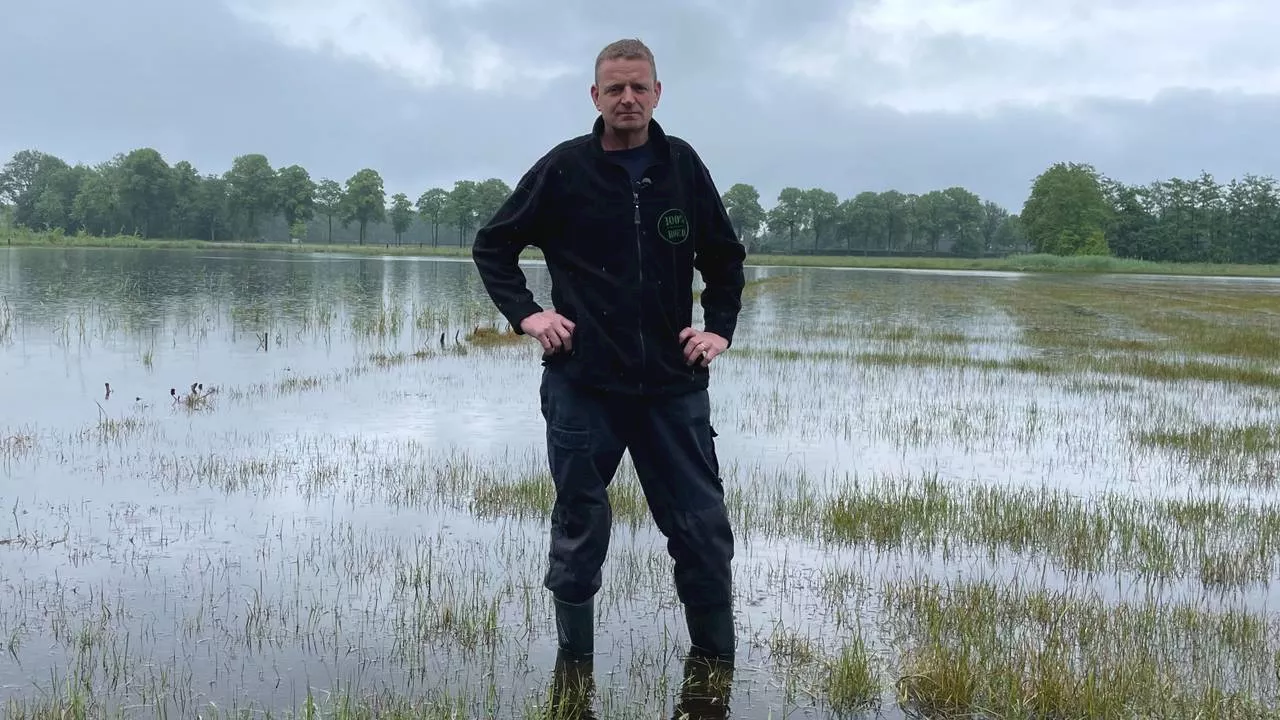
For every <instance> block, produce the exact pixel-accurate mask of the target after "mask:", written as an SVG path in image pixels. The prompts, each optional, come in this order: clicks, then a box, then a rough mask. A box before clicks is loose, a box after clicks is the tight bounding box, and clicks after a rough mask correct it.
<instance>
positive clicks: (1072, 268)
mask: <svg viewBox="0 0 1280 720" xmlns="http://www.w3.org/2000/svg"><path fill="white" fill-rule="evenodd" d="M6 239H7V242H8V244H10V245H15V246H16V245H21V246H35V247H106V248H164V249H191V250H195V249H213V248H224V249H255V250H267V251H290V252H340V253H358V254H369V255H409V256H440V257H470V255H471V249H470V248H469V247H461V248H460V247H458V246H456V245H454V246H447V245H446V246H439V247H430V246H418V245H393V244H387V243H382V244H375V243H369V244H366V245H357V244H349V243H335V244H329V243H319V242H305V243H296V244H294V243H260V242H236V241H225V242H223V241H217V242H211V241H207V240H170V239H150V238H141V237H137V236H132V235H124V236H108V237H100V236H94V235H87V234H77V235H65V234H63V233H45V232H32V231H29V230H26V229H23V228H11V229H9V230H8V231H7V238H6ZM524 257H526V258H540V257H541V253H539V252H538V251H537V250H536V249H533V248H529V249H527V250H526V251H525V253H524ZM748 264H749V265H753V266H790V267H834V268H883V269H914V270H948V271H954V270H979V271H1004V272H1025V273H1084V274H1087V273H1116V274H1159V275H1195V276H1235V277H1280V265H1245V264H1228V263H1221V264H1217V263H1157V262H1150V261H1145V260H1131V259H1124V258H1113V257H1059V256H1055V255H1047V254H1017V255H1010V256H1008V257H1001V258H959V257H872V256H857V255H782V254H764V255H762V254H758V253H755V254H751V255H750V256H749V257H748Z"/></svg>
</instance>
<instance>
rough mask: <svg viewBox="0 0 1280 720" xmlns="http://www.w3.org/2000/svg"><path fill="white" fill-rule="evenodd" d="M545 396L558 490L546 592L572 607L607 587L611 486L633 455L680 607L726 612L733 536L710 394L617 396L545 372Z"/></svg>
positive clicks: (729, 598) (544, 412)
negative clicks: (604, 573)
mask: <svg viewBox="0 0 1280 720" xmlns="http://www.w3.org/2000/svg"><path fill="white" fill-rule="evenodd" d="M540 395H541V401H542V416H543V418H545V419H546V424H547V456H548V460H549V464H550V470H551V476H552V479H553V481H554V483H555V487H556V501H555V505H554V507H553V508H552V511H551V551H550V553H549V558H548V559H549V564H548V568H547V574H546V579H545V582H544V584H545V586H546V588H547V589H548V590H550V591H551V592H552V594H553V595H555V597H557V598H559V599H561V600H564V601H566V602H573V603H576V602H582V601H584V600H586V599H587V598H589V597H591V596H593V595H595V594H596V592H597V591H598V590H599V589H600V584H601V566H602V565H603V564H604V561H605V556H606V554H607V552H608V549H609V531H610V526H611V524H612V521H613V513H612V511H611V509H610V507H609V497H608V494H607V488H608V487H609V483H610V482H611V481H612V480H613V476H614V474H615V473H616V472H617V469H618V466H619V464H620V463H621V462H622V453H623V452H624V451H629V452H630V455H631V461H632V463H633V464H634V465H635V468H636V475H637V476H639V479H640V484H641V486H642V488H643V490H644V495H645V499H646V500H647V502H648V504H649V511H650V512H651V513H652V515H653V519H654V522H655V523H656V524H657V526H658V529H659V530H660V531H661V532H662V534H663V535H664V536H665V537H666V538H667V551H668V552H669V553H670V554H671V558H672V560H674V561H675V586H676V593H677V595H678V596H679V598H680V601H681V602H682V603H684V604H685V605H687V606H690V607H695V608H720V607H728V606H729V605H730V604H731V602H732V597H733V587H732V571H731V569H730V563H731V561H732V559H733V543H734V538H733V531H732V529H731V528H730V526H729V514H728V511H727V510H726V509H725V503H724V484H723V482H722V480H721V478H720V464H719V461H718V460H717V459H716V451H715V440H714V438H715V430H714V429H713V428H712V427H711V404H710V398H709V395H708V393H707V391H706V390H700V391H696V392H692V393H687V394H682V395H676V396H656V397H647V396H640V397H637V396H628V395H620V394H611V393H604V392H599V391H595V390H591V389H587V388H583V387H579V386H577V385H575V384H574V383H572V382H570V381H569V380H566V379H565V378H564V377H562V376H561V375H560V374H559V373H557V372H555V371H554V370H550V369H544V371H543V376H542V386H541V392H540Z"/></svg>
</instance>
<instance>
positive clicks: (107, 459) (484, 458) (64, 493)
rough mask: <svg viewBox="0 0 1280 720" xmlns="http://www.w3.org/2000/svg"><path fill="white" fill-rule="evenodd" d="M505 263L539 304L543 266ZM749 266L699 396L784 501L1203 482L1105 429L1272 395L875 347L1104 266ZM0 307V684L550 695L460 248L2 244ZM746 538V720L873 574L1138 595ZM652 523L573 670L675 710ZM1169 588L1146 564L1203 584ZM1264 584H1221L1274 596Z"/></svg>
mask: <svg viewBox="0 0 1280 720" xmlns="http://www.w3.org/2000/svg"><path fill="white" fill-rule="evenodd" d="M526 272H527V274H528V276H529V278H530V284H531V286H532V287H533V289H534V291H535V293H536V294H537V295H538V297H539V299H540V300H542V301H543V302H544V303H545V302H547V300H546V298H547V295H548V285H547V280H546V276H545V273H544V272H543V270H542V268H540V267H538V266H537V265H530V266H528V267H527V268H526ZM749 279H750V280H751V281H752V283H751V285H750V287H749V288H748V292H747V296H746V300H745V307H744V310H743V314H742V318H741V320H740V324H739V327H740V332H739V336H738V338H737V340H736V343H735V347H734V350H733V351H731V352H730V354H728V355H726V356H725V357H724V359H723V360H722V361H721V362H720V363H719V368H718V370H717V372H716V373H715V377H714V385H713V405H714V408H715V409H714V412H715V424H716V426H717V430H718V432H719V443H720V444H719V452H720V455H721V458H722V464H723V465H724V466H725V467H726V475H727V476H728V479H729V481H730V485H731V487H732V486H734V485H737V486H738V487H739V488H747V487H753V488H756V489H757V491H758V490H760V488H763V489H764V492H756V493H755V494H754V495H752V497H754V498H756V500H757V501H759V502H765V500H762V499H761V498H768V497H771V496H779V497H783V496H788V495H789V494H791V493H794V492H795V491H796V488H795V486H794V485H793V483H794V481H795V478H797V477H801V478H807V479H808V480H809V481H812V492H813V493H814V494H815V495H816V496H819V497H821V496H823V495H824V494H825V493H831V492H838V491H839V489H840V488H841V487H843V486H846V485H847V484H848V483H851V482H854V481H855V480H856V479H859V478H862V479H867V478H872V477H876V476H902V477H914V476H919V475H921V474H925V473H936V474H938V475H939V476H940V477H941V478H943V479H945V480H946V481H947V482H951V483H963V484H972V483H985V484H991V485H998V486H1018V485H1032V486H1040V485H1046V486H1050V487H1057V488H1069V489H1072V490H1074V491H1078V492H1080V493H1088V492H1092V491H1096V490H1101V489H1106V490H1111V491H1114V490H1116V489H1117V488H1118V489H1119V490H1120V491H1125V492H1130V491H1136V492H1140V493H1147V494H1161V493H1175V494H1187V493H1193V494H1194V492H1197V491H1198V490H1197V487H1196V485H1195V483H1194V482H1190V481H1188V478H1189V477H1190V475H1189V473H1190V470H1188V469H1187V468H1186V467H1185V466H1184V465H1183V464H1180V463H1179V461H1178V459H1177V458H1176V457H1174V456H1171V455H1162V454H1158V453H1149V452H1148V453H1145V454H1142V455H1141V456H1138V455H1137V454H1136V453H1135V451H1134V448H1133V446H1132V444H1131V443H1130V442H1129V441H1128V433H1129V431H1131V430H1132V429H1133V428H1134V427H1136V426H1137V425H1140V421H1141V419H1142V418H1143V417H1150V416H1152V415H1153V414H1156V415H1161V414H1163V415H1164V416H1168V417H1170V418H1174V419H1176V420H1177V421H1178V422H1182V423H1193V422H1196V421H1202V420H1204V419H1206V418H1207V419H1213V418H1223V417H1243V418H1247V419H1250V420H1257V419H1259V418H1262V419H1267V418H1274V417H1275V409H1274V408H1275V405H1274V403H1271V404H1268V403H1267V402H1263V401H1260V399H1261V400H1265V399H1266V398H1274V395H1268V394H1267V393H1268V392H1269V391H1266V390H1256V389H1255V390H1248V389H1245V390H1242V391H1241V392H1238V393H1223V392H1221V391H1220V388H1216V387H1214V386H1212V385H1207V384H1186V385H1182V386H1178V387H1177V388H1175V389H1166V390H1165V391H1164V392H1163V393H1160V394H1153V393H1151V392H1150V389H1149V387H1148V386H1146V385H1143V384H1142V381H1141V379H1133V378H1130V379H1127V380H1125V379H1121V380H1117V381H1116V383H1117V384H1116V385H1112V386H1104V389H1103V390H1091V389H1089V387H1084V389H1082V388H1081V386H1080V385H1078V384H1077V385H1073V384H1072V383H1071V382H1070V381H1071V380H1072V379H1073V378H1064V377H1061V376H1053V375H1045V374H1037V373H1022V372H1012V371H1010V372H985V373H984V372H979V371H977V370H974V369H967V370H966V369H963V368H962V369H959V370H957V369H956V368H955V367H948V366H942V365H938V364H937V363H914V364H902V363H895V362H884V361H874V360H873V359H871V358H869V357H868V356H869V355H871V354H874V353H889V354H892V353H903V352H905V353H908V354H912V355H915V356H920V355H929V354H938V353H941V354H943V355H947V354H948V353H949V354H951V355H956V356H960V357H968V358H972V359H990V360H995V361H1006V360H1008V359H1010V358H1023V357H1039V356H1042V355H1044V354H1045V353H1051V352H1052V351H1049V350H1045V349H1044V348H1042V347H1036V346H1034V345H1033V344H1030V343H1028V342H1025V341H1024V340H1023V338H1024V336H1025V333H1026V332H1027V331H1028V329H1035V328H1029V325H1028V321H1027V319H1026V318H1025V317H1020V316H1019V315H1018V314H1017V313H1014V312H1010V310H1009V308H1008V307H1007V306H1006V305H1002V304H1001V303H1000V302H999V301H998V300H997V299H996V298H999V297H1001V296H1002V295H1001V293H1003V292H1005V291H1006V290H1007V289H1008V288H1010V287H1017V286H1024V287H1025V286H1026V285H1028V284H1035V283H1038V284H1039V287H1046V284H1052V283H1082V282H1085V283H1088V282H1096V283H1105V284H1109V285H1114V284H1115V283H1117V282H1126V281H1124V280H1115V279H1096V280H1081V279H1048V280H1046V279H1043V278H1029V277H1024V276H1020V275H1016V274H998V273H997V274H985V273H984V274H961V273H956V274H948V273H920V272H891V271H851V270H815V269H777V268H773V269H758V268H753V269H751V270H750V272H749ZM1132 282H1134V283H1160V282H1167V283H1170V285H1171V286H1172V287H1185V285H1179V283H1184V282H1186V281H1175V280H1160V279H1146V278H1144V279H1134V280H1132ZM1248 283H1249V281H1232V282H1230V283H1228V284H1229V286H1230V288H1232V291H1233V292H1234V291H1237V290H1238V289H1239V288H1241V287H1251V286H1250V285H1249V284H1248ZM1202 284H1203V285H1204V286H1205V287H1206V288H1207V289H1206V290H1204V292H1213V288H1214V287H1217V286H1216V285H1212V284H1209V283H1202ZM1257 287H1258V288H1259V291H1260V292H1266V291H1272V290H1268V287H1269V286H1268V285H1267V284H1266V283H1258V285H1257ZM0 298H2V300H0V307H2V308H7V309H5V310H0V313H4V314H3V315H0V328H3V327H4V325H3V320H2V318H3V317H5V316H7V317H9V318H10V320H9V325H8V329H7V331H5V333H4V334H3V335H0V442H3V443H5V444H4V445H0V541H7V542H6V543H5V544H4V545H0V569H2V572H0V650H3V652H0V695H3V696H4V697H5V698H17V699H23V698H32V699H36V698H39V697H41V696H42V695H43V694H44V693H46V692H53V693H55V694H56V693H57V692H59V691H62V692H64V694H65V692H66V687H67V682H68V679H69V678H71V679H73V681H75V679H78V682H79V683H80V684H82V685H84V686H85V687H90V688H92V692H91V695H92V697H93V698H94V699H95V700H96V701H97V702H100V703H102V704H104V705H106V706H113V707H120V708H125V709H127V710H132V711H136V712H137V713H139V714H140V715H150V714H151V713H152V712H153V711H154V710H155V708H157V707H165V708H168V709H169V710H170V711H172V712H176V713H178V714H179V715H182V716H190V714H192V713H193V712H196V711H198V710H200V709H201V708H204V709H208V708H210V707H216V708H219V709H220V710H224V711H225V710H229V709H234V708H237V707H251V708H274V709H276V710H277V711H279V710H296V709H298V708H300V707H301V706H302V704H303V702H304V701H305V699H306V697H307V695H308V693H309V692H310V693H311V694H313V695H314V696H315V697H316V699H317V701H319V702H321V703H322V704H323V702H324V699H325V698H326V697H328V696H329V695H330V694H331V693H335V692H337V693H343V692H349V693H352V694H353V695H356V696H363V695H364V694H366V693H370V692H379V691H388V692H391V693H394V694H397V695H402V696H415V697H426V698H428V699H429V700H430V701H431V702H434V703H437V704H439V705H441V706H453V707H457V706H461V707H465V708H468V709H469V710H470V711H472V712H474V713H489V712H492V713H496V714H498V715H504V716H505V715H511V714H514V715H519V714H520V713H522V712H523V711H524V710H525V709H526V708H527V707H536V706H537V705H538V704H539V703H540V702H541V701H542V700H541V699H542V697H543V694H544V693H545V691H546V688H547V686H548V684H549V683H550V681H551V675H552V667H553V646H554V629H553V627H552V626H551V623H550V607H549V605H548V603H547V598H546V596H545V593H544V592H543V591H542V589H541V587H540V582H541V573H542V570H543V562H544V557H545V548H546V537H545V525H546V523H545V519H544V518H543V517H541V516H539V515H538V514H537V513H536V512H531V511H530V510H529V508H528V507H527V503H526V506H524V507H520V506H519V505H520V503H519V502H518V501H515V502H514V503H508V504H507V505H502V504H501V503H499V504H498V506H497V507H496V509H494V508H492V507H489V506H485V507H489V509H488V510H482V509H481V505H480V503H479V501H478V498H481V497H482V496H485V491H486V490H487V489H492V488H493V487H495V486H503V487H506V486H509V485H511V484H512V483H516V482H519V481H521V480H525V481H528V483H527V484H530V483H531V484H532V485H535V486H536V485H537V483H536V480H537V478H538V476H539V474H540V473H541V472H542V464H541V463H542V454H541V453H542V444H541V443H542V438H543V428H542V424H541V418H540V416H539V415H538V410H537V402H536V400H537V381H538V374H539V372H540V369H539V367H538V363H537V354H538V353H537V350H536V348H535V347H534V345H533V343H531V342H516V343H506V344H498V345H493V346H490V345H484V344H477V343H475V342H472V341H469V340H468V338H467V334H468V332H469V331H471V330H472V329H473V328H475V327H477V326H488V325H492V324H493V323H495V322H500V318H499V316H498V315H497V314H496V312H495V311H494V310H493V309H492V307H491V306H490V304H489V302H488V299H487V297H486V296H485V295H484V292H483V289H482V287H481V285H480V283H479V280H478V278H477V277H476V275H475V273H474V269H473V268H472V266H471V265H470V263H467V262H458V261H450V260H430V259H414V258H394V259H382V258H376V257H365V256H340V255H315V256H312V255H305V254H267V253H238V252H230V251H228V252H213V251H159V250H109V251H108V250H80V249H72V250H46V249H19V250H9V251H7V252H4V253H0ZM903 328H907V329H910V330H911V331H912V333H911V334H909V335H906V334H903ZM1075 380H1080V379H1079V378H1075ZM108 384H109V385H110V388H111V391H110V392H109V393H108V391H107V385H108ZM193 384H196V385H197V388H196V392H195V395H197V396H199V397H197V398H195V399H194V400H191V401H188V400H187V396H190V395H192V385H193ZM201 385H202V386H203V389H200V386H201ZM171 392H172V393H174V394H176V395H177V396H178V398H179V399H177V400H175V399H174V397H173V396H172V395H171ZM1222 492H1223V493H1224V495H1226V496H1232V493H1233V489H1232V488H1224V489H1223V490H1222ZM1250 494H1251V493H1249V492H1236V493H1234V495H1236V496H1240V495H1243V496H1248V495H1250ZM1254 494H1256V493H1254ZM739 536H740V539H741V543H740V546H739V554H738V564H737V567H736V573H737V577H736V580H737V593H738V597H739V600H740V603H739V617H738V620H739V628H740V638H741V648H740V653H739V666H738V669H737V672H736V675H735V678H734V684H733V693H732V695H731V696H730V698H729V704H730V707H731V708H732V715H734V716H736V717H761V718H763V717H769V716H773V717H777V716H780V715H781V714H783V713H788V712H790V713H792V714H793V716H814V717H824V716H826V715H828V714H829V708H827V707H826V705H825V701H824V699H823V698H824V695H823V691H822V688H821V682H820V680H818V679H815V678H817V677H818V675H820V674H821V663H820V662H818V663H816V664H815V663H805V662H798V661H796V660H795V657H794V656H795V655H796V653H794V652H791V651H792V650H794V648H795V647H797V646H796V645H795V644H794V643H793V641H796V642H799V641H803V642H801V643H800V644H801V645H803V646H804V647H805V648H808V649H809V651H811V652H814V653H817V654H819V655H821V654H822V653H827V654H830V653H838V652H839V649H840V647H841V638H842V637H848V636H849V634H850V633H851V632H852V630H853V628H861V629H862V631H863V632H866V633H868V638H869V642H870V643H871V645H872V647H873V648H874V650H875V651H876V652H877V653H880V654H883V656H885V657H886V658H892V656H893V654H894V652H895V648H894V646H893V642H892V641H891V640H889V639H888V637H889V636H887V635H886V636H885V637H884V638H882V639H876V638H877V636H876V635H875V631H876V624H875V623H876V619H877V618H876V609H877V599H876V598H877V595H878V594H879V592H880V587H881V585H882V584H883V583H884V582H894V581H896V580H898V579H901V578H904V577H918V576H921V575H924V576H928V577H934V578H939V579H944V580H945V579H947V578H950V577H954V576H956V575H964V574H966V573H968V574H970V575H974V576H980V577H985V578H999V577H1016V576H1018V575H1020V574H1023V573H1034V574H1035V575H1036V576H1041V577H1044V578H1045V582H1046V583H1049V584H1055V585H1057V586H1060V587H1073V588H1082V587H1087V588H1094V589H1100V590H1101V591H1102V592H1103V593H1104V594H1105V595H1106V596H1108V597H1123V596H1125V595H1126V593H1128V592H1133V593H1137V594H1139V595H1141V594H1144V593H1146V592H1149V591H1150V587H1151V586H1150V581H1148V580H1143V579H1141V578H1136V579H1135V578H1129V577H1126V576H1125V575H1123V574H1110V575H1104V576H1097V575H1088V576H1082V575H1081V574H1080V573H1075V572H1071V571H1069V570H1067V569H1064V568H1061V567H1055V566H1053V565H1052V564H1051V563H1046V562H1045V561H1044V559H1043V558H1037V557H1035V556H1030V557H1026V556H1017V555H1015V554H1014V553H1008V554H1005V553H996V554H994V555H993V554H992V553H989V552H987V551H986V550H983V549H975V550H972V551H971V552H966V550H965V548H963V547H956V548H951V549H949V551H947V552H941V551H938V549H937V548H935V552H921V553H912V554H907V553H902V554H887V555H886V554H878V553H875V552H874V551H870V550H867V549H866V548H863V547H860V546H859V544H858V543H853V544H850V545H840V546H831V545H825V544H823V543H820V542H817V541H802V540H799V539H791V540H789V539H787V538H785V537H783V538H779V537H774V536H768V537H766V536H764V535H757V534H756V533H754V532H753V528H752V527H750V526H748V527H741V528H739ZM663 547H664V545H663V540H662V538H661V537H660V536H658V535H657V534H656V532H655V531H654V530H653V529H652V528H651V526H650V525H649V524H648V523H647V522H645V521H644V520H643V519H641V520H639V521H636V522H634V523H630V524H628V523H626V522H623V521H620V522H619V525H618V526H617V529H616V531H615V534H614V539H613V545H612V550H611V556H610V562H609V565H608V567H607V574H606V581H605V590H604V591H603V592H602V595H601V597H600V615H601V618H600V628H599V633H598V640H597V650H598V652H599V657H598V658H597V660H596V666H595V674H596V684H597V690H596V693H597V696H598V699H597V703H596V704H597V709H598V710H599V709H601V708H603V710H604V711H605V714H606V715H607V716H636V717H652V716H654V714H655V713H669V712H670V707H671V703H672V702H673V699H674V697H675V695H676V692H677V690H676V685H677V684H678V683H679V681H680V672H681V665H680V662H679V654H680V652H681V651H682V650H683V649H684V648H683V645H682V643H684V642H685V635H684V627H683V620H682V617H681V615H680V612H679V605H678V602H677V601H676V599H675V595H674V589H673V588H671V586H670V565H669V561H668V560H667V559H666V557H665V554H664V550H663ZM1179 583H1182V584H1183V585H1185V584H1186V583H1185V581H1184V580H1179V581H1178V582H1171V583H1170V584H1169V585H1166V586H1163V587H1164V588H1165V591H1167V592H1186V593H1190V594H1193V595H1194V594H1196V593H1197V592H1199V591H1200V590H1201V588H1200V586H1199V585H1198V584H1196V583H1190V587H1189V588H1187V589H1184V590H1178V588H1179V587H1181V586H1182V585H1180V584H1179ZM1135 588H1136V589H1135ZM1266 590H1267V588H1266V585H1265V584H1263V585H1258V584H1254V585H1252V586H1249V587H1245V588H1241V589H1240V590H1239V593H1238V594H1237V595H1236V596H1234V597H1236V598H1239V599H1242V602H1245V601H1247V602H1248V604H1249V605H1250V606H1253V607H1258V606H1264V605H1265V604H1266V603H1267V595H1268V593H1267V592H1266ZM797 638H798V639H799V640H798V641H797V640H796V639H797ZM800 654H803V653H800ZM887 667H888V668H889V669H887V670H885V672H884V674H883V678H882V682H884V683H886V687H889V685H888V684H887V683H889V682H891V679H892V677H893V673H892V665H891V664H890V665H888V666H887ZM815 673H818V675H815ZM889 699H891V698H890V696H886V702H888V700H889ZM885 711H886V713H888V714H893V712H894V710H893V708H891V707H886V708H885Z"/></svg>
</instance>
